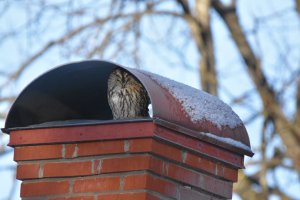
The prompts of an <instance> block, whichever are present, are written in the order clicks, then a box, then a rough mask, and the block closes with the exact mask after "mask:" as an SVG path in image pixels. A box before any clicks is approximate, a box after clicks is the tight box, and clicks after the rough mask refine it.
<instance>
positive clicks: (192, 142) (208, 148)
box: [155, 127, 244, 168]
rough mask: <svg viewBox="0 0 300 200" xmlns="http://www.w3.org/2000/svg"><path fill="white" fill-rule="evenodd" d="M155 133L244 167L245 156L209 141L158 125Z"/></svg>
mask: <svg viewBox="0 0 300 200" xmlns="http://www.w3.org/2000/svg"><path fill="white" fill-rule="evenodd" d="M155 134H156V135H157V136H158V137H161V138H163V139H165V140H168V141H170V142H174V143H177V144H179V145H181V146H184V147H185V148H188V149H190V150H191V151H194V152H198V153H200V154H203V155H206V156H208V157H212V158H215V159H218V160H220V161H223V162H225V163H228V164H230V165H232V166H235V167H237V168H244V162H243V156H242V155H238V154H235V153H232V152H230V151H227V150H225V149H222V148H220V147H217V146H215V145H212V144H209V143H207V142H203V141H200V140H198V139H194V138H191V137H188V136H185V135H182V134H176V133H175V132H173V131H170V130H167V129H163V128H160V127H158V128H157V129H156V132H155Z"/></svg>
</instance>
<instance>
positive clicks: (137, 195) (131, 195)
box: [98, 192, 160, 200]
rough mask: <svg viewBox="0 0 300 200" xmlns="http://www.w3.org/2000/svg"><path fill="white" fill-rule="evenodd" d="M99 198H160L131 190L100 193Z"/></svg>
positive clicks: (146, 199)
mask: <svg viewBox="0 0 300 200" xmlns="http://www.w3.org/2000/svg"><path fill="white" fill-rule="evenodd" d="M98 200H160V199H159V198H157V197H155V196H153V195H151V194H149V193H146V192H131V193H121V194H100V195H99V196H98Z"/></svg>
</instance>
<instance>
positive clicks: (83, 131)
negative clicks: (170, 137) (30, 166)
mask: <svg viewBox="0 0 300 200" xmlns="http://www.w3.org/2000/svg"><path fill="white" fill-rule="evenodd" d="M153 131H154V124H153V122H152V121H149V122H138V121H137V122H132V123H117V124H99V125H93V126H89V125H86V126H75V127H57V128H44V129H31V130H16V131H11V132H10V141H9V146H19V145H26V144H53V143H71V142H83V141H96V140H112V139H113V140H115V139H128V138H144V137H152V136H153V134H154V133H153Z"/></svg>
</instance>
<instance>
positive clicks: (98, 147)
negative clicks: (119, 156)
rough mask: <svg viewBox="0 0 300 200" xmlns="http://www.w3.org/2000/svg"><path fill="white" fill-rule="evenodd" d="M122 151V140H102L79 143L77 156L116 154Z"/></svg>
mask: <svg viewBox="0 0 300 200" xmlns="http://www.w3.org/2000/svg"><path fill="white" fill-rule="evenodd" d="M123 152H124V141H123V140H114V141H102V142H88V143H79V144H78V152H77V156H92V155H103V154H116V153H123Z"/></svg>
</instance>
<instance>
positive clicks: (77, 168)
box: [44, 161, 92, 177]
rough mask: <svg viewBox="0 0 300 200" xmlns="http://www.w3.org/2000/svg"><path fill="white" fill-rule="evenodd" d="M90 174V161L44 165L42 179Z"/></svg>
mask: <svg viewBox="0 0 300 200" xmlns="http://www.w3.org/2000/svg"><path fill="white" fill-rule="evenodd" d="M91 174H92V161H81V162H78V161H77V162H55V163H44V177H65V176H83V175H91Z"/></svg>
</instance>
